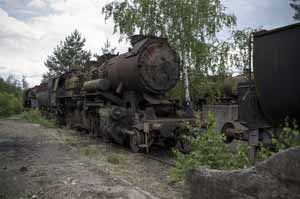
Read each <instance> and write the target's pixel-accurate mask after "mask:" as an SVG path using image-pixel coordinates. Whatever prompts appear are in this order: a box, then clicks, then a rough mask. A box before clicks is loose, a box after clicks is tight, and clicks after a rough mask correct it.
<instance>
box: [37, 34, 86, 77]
mask: <svg viewBox="0 0 300 199" xmlns="http://www.w3.org/2000/svg"><path fill="white" fill-rule="evenodd" d="M85 41H86V40H85V38H82V37H81V34H80V33H79V32H78V30H75V31H74V32H72V33H71V35H70V36H67V37H66V38H65V40H64V41H61V42H60V43H59V45H57V47H56V48H55V49H54V52H53V54H52V55H50V56H48V58H47V60H46V62H45V66H46V67H47V68H48V69H49V72H48V73H47V74H45V75H44V76H43V78H44V79H45V78H48V77H51V76H53V75H58V74H61V73H63V72H66V71H70V70H72V69H80V68H83V67H84V65H85V63H87V62H88V61H89V60H90V58H91V53H90V52H89V51H86V50H84V49H83V48H84V45H85Z"/></svg>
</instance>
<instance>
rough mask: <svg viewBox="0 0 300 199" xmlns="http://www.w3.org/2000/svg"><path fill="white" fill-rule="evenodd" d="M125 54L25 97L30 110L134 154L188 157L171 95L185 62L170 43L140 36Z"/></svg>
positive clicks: (189, 117) (187, 117)
mask: <svg viewBox="0 0 300 199" xmlns="http://www.w3.org/2000/svg"><path fill="white" fill-rule="evenodd" d="M130 39H131V44H132V48H131V49H130V50H129V51H128V52H126V53H124V54H121V55H112V54H105V55H102V56H100V57H98V60H97V61H93V62H91V63H89V65H87V66H86V67H85V69H84V71H83V70H72V71H68V72H66V73H64V74H61V75H59V76H57V77H55V78H51V79H49V81H48V82H46V83H42V84H40V85H38V86H36V87H34V88H31V89H29V90H27V91H26V93H25V102H24V104H25V106H26V107H38V108H40V109H42V110H45V111H47V112H51V113H54V114H55V115H56V117H57V119H58V121H60V123H61V124H65V125H66V126H68V127H70V128H77V129H84V130H87V131H89V132H90V133H91V134H92V135H94V136H99V137H102V138H103V139H104V140H107V141H109V140H110V141H114V142H116V143H118V144H128V145H129V146H130V149H131V150H132V151H133V152H139V151H141V150H146V151H148V150H149V148H150V147H151V146H152V145H153V144H163V145H164V146H166V147H177V148H178V149H179V150H181V151H183V152H187V151H188V150H189V147H188V145H187V143H186V141H185V139H184V136H183V135H184V134H185V133H186V132H187V131H186V129H185V128H186V127H185V126H186V125H185V124H186V123H193V122H194V120H195V119H194V116H193V113H192V112H191V111H186V112H185V111H180V109H179V106H178V103H177V102H176V101H172V100H170V99H168V98H167V97H166V96H165V94H166V92H167V91H169V90H170V89H172V88H173V87H174V86H175V84H176V83H177V81H178V79H179V75H180V66H179V63H180V60H179V57H178V55H177V54H176V52H175V51H174V50H173V49H172V48H171V47H170V45H169V44H168V41H167V40H166V39H164V38H158V37H154V36H143V35H135V36H132V37H131V38H130Z"/></svg>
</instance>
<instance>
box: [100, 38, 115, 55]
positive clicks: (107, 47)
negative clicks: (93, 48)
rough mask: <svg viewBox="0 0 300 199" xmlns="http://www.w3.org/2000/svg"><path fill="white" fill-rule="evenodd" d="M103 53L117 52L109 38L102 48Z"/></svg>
mask: <svg viewBox="0 0 300 199" xmlns="http://www.w3.org/2000/svg"><path fill="white" fill-rule="evenodd" d="M101 50H102V54H103V55H104V54H115V51H116V48H114V47H112V46H111V44H110V42H109V40H108V39H106V41H105V43H104V46H103V48H101Z"/></svg>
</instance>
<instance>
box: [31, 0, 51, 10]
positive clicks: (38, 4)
mask: <svg viewBox="0 0 300 199" xmlns="http://www.w3.org/2000/svg"><path fill="white" fill-rule="evenodd" d="M27 5H28V7H31V8H35V9H43V8H46V7H47V3H46V2H45V1H43V0H32V1H30V2H29V3H28V4H27Z"/></svg>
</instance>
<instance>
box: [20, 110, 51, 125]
mask: <svg viewBox="0 0 300 199" xmlns="http://www.w3.org/2000/svg"><path fill="white" fill-rule="evenodd" d="M19 118H20V119H23V120H25V121H28V122H32V123H37V124H40V125H42V126H44V127H47V128H54V127H55V122H54V120H51V119H47V118H45V117H44V116H43V115H42V114H41V113H40V111H39V110H37V109H30V110H28V111H24V112H23V113H21V114H20V115H19Z"/></svg>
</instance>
